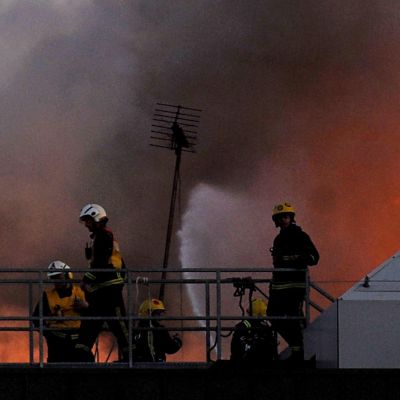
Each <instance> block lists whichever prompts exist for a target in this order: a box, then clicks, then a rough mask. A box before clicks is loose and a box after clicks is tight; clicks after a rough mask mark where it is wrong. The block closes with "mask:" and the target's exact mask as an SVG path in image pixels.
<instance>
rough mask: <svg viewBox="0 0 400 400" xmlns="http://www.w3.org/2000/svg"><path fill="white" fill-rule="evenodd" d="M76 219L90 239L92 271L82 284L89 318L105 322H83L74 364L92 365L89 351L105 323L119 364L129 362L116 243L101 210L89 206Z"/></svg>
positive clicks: (89, 258) (120, 260)
mask: <svg viewBox="0 0 400 400" xmlns="http://www.w3.org/2000/svg"><path fill="white" fill-rule="evenodd" d="M79 219H80V221H81V222H82V223H83V224H85V226H86V228H87V229H88V230H89V232H90V238H91V243H90V245H88V244H87V245H86V249H85V255H86V258H87V260H88V261H89V268H90V269H91V270H93V271H89V272H86V273H85V274H84V276H83V280H82V287H83V288H84V290H85V292H86V293H87V299H88V302H89V308H88V315H89V316H91V317H103V318H104V319H94V320H84V321H82V324H81V327H80V330H79V340H78V344H77V345H76V349H77V352H78V355H79V356H78V359H77V360H78V361H86V362H87V361H94V356H93V354H92V347H93V345H94V343H95V341H96V338H97V336H98V335H99V333H100V331H101V330H102V328H103V325H104V323H105V322H106V323H107V327H108V329H109V330H110V331H111V332H112V333H113V334H114V335H115V337H116V338H117V341H118V348H119V352H120V354H121V355H122V360H123V361H128V360H129V347H128V330H127V327H126V323H125V321H124V320H123V319H122V318H123V317H124V316H125V315H126V314H125V306H124V300H123V297H122V289H123V286H124V279H123V277H122V274H121V273H122V269H123V267H124V263H123V260H122V257H121V253H120V251H119V246H118V243H117V242H116V241H115V240H114V235H113V233H112V232H111V230H110V229H109V228H107V227H106V224H107V222H108V218H107V215H106V212H105V210H104V208H103V207H101V206H99V205H98V204H88V205H86V206H85V207H83V208H82V211H81V213H80V216H79ZM96 270H97V271H96ZM98 270H104V271H98ZM108 317H114V319H111V318H110V319H109V318H108ZM115 317H118V318H119V319H115Z"/></svg>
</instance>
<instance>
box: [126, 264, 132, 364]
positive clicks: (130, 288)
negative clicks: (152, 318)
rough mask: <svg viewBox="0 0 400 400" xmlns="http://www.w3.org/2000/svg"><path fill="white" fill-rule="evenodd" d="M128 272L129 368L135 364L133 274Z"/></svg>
mask: <svg viewBox="0 0 400 400" xmlns="http://www.w3.org/2000/svg"><path fill="white" fill-rule="evenodd" d="M127 272H128V290H127V292H128V293H127V301H128V321H127V322H128V340H129V343H128V346H129V347H128V348H129V368H131V367H132V364H133V354H132V339H133V338H132V323H133V321H132V276H131V273H130V271H129V270H127Z"/></svg>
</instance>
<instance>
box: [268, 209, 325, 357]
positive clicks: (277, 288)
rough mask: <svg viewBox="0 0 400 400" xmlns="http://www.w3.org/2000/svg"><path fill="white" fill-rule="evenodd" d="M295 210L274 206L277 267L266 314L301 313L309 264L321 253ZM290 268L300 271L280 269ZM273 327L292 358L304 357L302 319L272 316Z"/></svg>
mask: <svg viewBox="0 0 400 400" xmlns="http://www.w3.org/2000/svg"><path fill="white" fill-rule="evenodd" d="M294 217H295V210H294V208H293V207H292V206H291V204H289V203H283V204H278V205H276V206H275V207H274V208H273V211H272V220H273V221H274V223H275V226H276V227H278V228H280V232H279V234H278V235H277V236H276V238H275V240H274V244H273V247H272V248H271V254H272V259H273V265H274V269H275V271H274V272H273V274H272V281H271V284H270V292H269V293H270V297H269V302H268V309H267V315H268V316H270V317H302V316H303V302H304V299H305V295H306V279H307V267H308V266H311V265H316V264H317V263H318V260H319V254H318V251H317V249H316V247H315V246H314V244H313V242H312V241H311V239H310V237H309V236H308V235H307V234H306V233H305V232H304V231H303V230H302V229H301V228H300V227H299V226H297V225H296V222H295V220H294ZM281 268H290V269H295V270H297V271H279V269H281ZM271 324H272V327H273V328H274V329H275V330H276V331H277V332H278V333H279V334H280V335H281V336H282V337H283V338H284V339H285V341H286V342H287V344H288V346H289V348H290V350H291V355H290V361H294V362H301V361H303V360H304V347H303V332H302V325H303V323H302V321H301V320H300V319H286V320H279V319H277V320H271Z"/></svg>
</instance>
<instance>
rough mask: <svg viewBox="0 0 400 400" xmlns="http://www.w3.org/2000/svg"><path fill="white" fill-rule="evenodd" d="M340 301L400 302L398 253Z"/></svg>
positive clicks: (399, 256) (357, 284)
mask: <svg viewBox="0 0 400 400" xmlns="http://www.w3.org/2000/svg"><path fill="white" fill-rule="evenodd" d="M340 300H400V251H399V252H398V253H396V254H395V255H393V256H392V257H391V258H389V259H388V260H386V261H385V262H384V263H383V264H381V265H379V266H378V267H377V268H375V269H374V270H373V271H371V272H370V273H369V274H368V275H367V276H366V277H365V278H364V279H362V280H361V281H360V282H357V283H356V284H355V285H354V286H353V287H352V288H350V289H349V290H348V291H347V292H345V293H344V294H343V295H342V296H341V297H340Z"/></svg>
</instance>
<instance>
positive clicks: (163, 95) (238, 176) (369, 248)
mask: <svg viewBox="0 0 400 400" xmlns="http://www.w3.org/2000/svg"><path fill="white" fill-rule="evenodd" d="M399 7H400V6H399V5H398V4H397V3H396V2H392V1H389V0H385V1H382V0H379V1H378V0H376V1H361V0H360V1H352V2H347V1H344V0H337V1H333V2H329V3H326V2H320V1H317V0H309V1H302V2H289V1H279V2H274V1H264V2H251V3H249V2H248V1H235V2H232V1H218V2H215V1H173V2H172V1H168V2H159V1H152V0H143V1H141V0H120V1H111V0H97V1H94V0H69V1H68V0H64V1H62V0H47V1H46V0H43V1H40V2H39V1H38V2H26V1H22V0H9V1H3V2H2V3H1V5H0V33H1V35H0V50H1V53H2V57H1V61H0V90H1V97H0V105H1V107H0V110H1V111H0V113H1V118H0V148H1V149H2V157H1V158H0V171H1V175H0V182H1V186H2V190H1V193H0V216H1V221H2V225H1V229H0V240H1V242H2V244H3V246H2V253H1V257H2V262H1V264H2V265H4V266H43V267H45V266H46V265H48V263H49V262H50V261H51V260H52V259H63V260H65V261H66V262H68V263H70V264H71V265H72V266H84V264H85V263H84V259H83V253H82V245H83V244H84V242H85V241H86V238H87V233H86V232H85V230H84V228H83V227H82V226H80V225H79V224H78V218H77V215H78V212H79V210H80V208H81V207H82V206H83V205H84V204H86V203H87V202H98V203H99V204H102V205H103V206H104V207H105V208H106V210H107V211H108V213H109V216H110V222H111V226H112V227H113V228H114V230H115V232H116V234H117V238H118V239H119V241H120V244H121V247H122V249H123V251H124V255H125V258H126V262H127V264H128V266H130V267H137V266H145V267H147V266H158V265H161V263H162V256H163V250H164V241H165V234H166V225H167V218H168V209H169V198H170V190H171V183H172V173H173V166H174V154H173V153H172V152H168V151H167V150H165V151H163V150H159V149H155V148H152V147H150V146H149V136H150V126H151V119H152V114H153V110H154V107H155V104H156V102H167V103H171V104H182V105H186V106H189V107H195V108H200V109H202V110H203V112H202V117H201V124H200V129H199V132H200V133H199V144H198V148H197V150H198V153H197V154H196V155H188V154H184V157H183V163H182V174H181V175H182V191H181V197H180V209H181V214H180V215H182V216H183V215H184V216H185V217H184V220H183V225H181V224H180V222H179V218H177V219H176V221H175V227H176V229H180V232H181V234H180V241H179V240H178V238H177V237H174V242H173V246H174V248H173V251H172V254H171V265H179V263H180V261H179V252H181V254H183V258H182V260H183V262H184V263H186V262H190V263H193V265H196V266H203V265H204V266H221V265H224V266H239V265H241V266H245V265H246V266H247V265H257V266H260V265H265V266H268V265H269V264H270V258H269V256H268V253H267V252H266V250H267V249H268V248H269V247H270V245H271V242H272V239H273V237H274V235H275V228H274V226H273V225H272V222H271V220H270V210H271V208H272V206H273V205H274V203H276V202H279V201H282V200H289V201H292V202H293V203H294V205H295V206H296V208H297V209H298V215H297V220H298V223H299V224H300V225H301V226H303V227H304V229H305V230H306V231H307V232H308V233H310V234H311V236H312V238H313V239H314V241H315V243H316V245H317V246H318V248H319V249H320V251H321V256H322V257H321V264H320V266H319V267H318V268H316V269H315V271H314V272H313V274H314V275H313V276H314V278H315V279H319V280H337V279H341V280H353V279H358V278H360V277H361V276H362V275H363V274H365V273H367V272H368V271H369V270H370V269H372V268H373V267H374V266H375V265H376V264H377V263H379V262H380V261H383V260H384V259H385V258H387V257H389V256H390V255H391V254H392V253H393V252H395V251H396V250H397V248H398V243H397V242H398V237H400V224H399V223H398V221H397V217H396V214H397V209H398V205H399V202H400V200H399V195H398V193H397V192H398V190H397V164H398V161H397V158H398V147H399V144H398V135H399V132H398V122H399V117H398V114H399V113H398V111H399V110H398V105H397V104H398V89H399V74H398V71H399V70H400V68H399V67H400V59H399V57H398V54H400V52H399V45H398V40H397V39H398V35H399V26H400V25H399V15H400V14H399V11H400V9H399ZM189 199H190V201H189ZM178 216H179V213H178ZM187 246H189V247H187ZM188 249H191V252H190V257H191V258H190V259H189V261H187V260H188V259H187V258H186V256H187V255H188V254H189V253H188V252H187V250H188ZM185 254H186V256H185ZM193 257H194V258H193Z"/></svg>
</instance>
